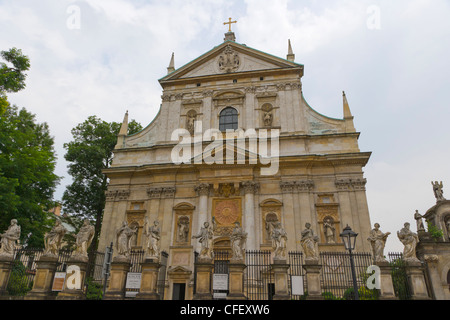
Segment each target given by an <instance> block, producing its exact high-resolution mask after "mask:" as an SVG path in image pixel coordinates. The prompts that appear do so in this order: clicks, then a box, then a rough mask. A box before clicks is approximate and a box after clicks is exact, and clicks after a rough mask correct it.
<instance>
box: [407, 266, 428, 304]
mask: <svg viewBox="0 0 450 320" xmlns="http://www.w3.org/2000/svg"><path fill="white" fill-rule="evenodd" d="M405 263H406V275H407V276H408V280H409V284H410V287H411V299H412V300H429V299H430V297H429V296H428V290H427V284H426V282H425V276H424V274H423V267H422V263H421V262H420V260H417V261H414V260H407V261H405Z"/></svg>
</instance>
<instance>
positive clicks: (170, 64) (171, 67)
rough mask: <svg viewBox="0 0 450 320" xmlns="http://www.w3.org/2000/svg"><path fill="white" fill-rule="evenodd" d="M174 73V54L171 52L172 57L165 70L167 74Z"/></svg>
mask: <svg viewBox="0 0 450 320" xmlns="http://www.w3.org/2000/svg"><path fill="white" fill-rule="evenodd" d="M174 71H175V54H174V53H173V52H172V57H171V58H170V63H169V67H168V68H167V74H169V73H172V72H174Z"/></svg>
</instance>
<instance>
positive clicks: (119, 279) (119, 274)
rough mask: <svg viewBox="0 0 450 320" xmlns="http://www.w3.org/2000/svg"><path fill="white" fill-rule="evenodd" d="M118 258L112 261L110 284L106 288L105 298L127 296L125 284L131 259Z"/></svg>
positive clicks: (118, 298) (113, 298)
mask: <svg viewBox="0 0 450 320" xmlns="http://www.w3.org/2000/svg"><path fill="white" fill-rule="evenodd" d="M116 258H117V257H116ZM116 258H115V260H113V261H112V263H111V271H110V278H109V286H108V289H107V290H106V293H105V296H104V300H121V299H123V298H124V297H125V284H126V281H127V274H128V272H129V270H130V267H131V262H130V260H129V259H116Z"/></svg>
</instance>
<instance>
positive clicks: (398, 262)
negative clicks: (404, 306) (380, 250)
mask: <svg viewBox="0 0 450 320" xmlns="http://www.w3.org/2000/svg"><path fill="white" fill-rule="evenodd" d="M388 261H389V264H390V266H391V268H392V271H391V272H392V284H393V286H394V291H395V295H396V297H397V298H398V299H399V300H410V299H411V287H410V283H409V280H408V276H407V273H406V264H405V260H403V254H402V253H394V252H389V253H388Z"/></svg>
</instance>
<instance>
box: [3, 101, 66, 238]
mask: <svg viewBox="0 0 450 320" xmlns="http://www.w3.org/2000/svg"><path fill="white" fill-rule="evenodd" d="M53 144H54V141H53V137H52V136H51V135H50V131H49V128H48V125H47V123H36V120H35V115H34V114H31V113H30V112H28V111H27V110H26V109H25V108H22V109H20V110H19V109H18V107H17V106H8V107H7V108H6V110H5V112H4V113H3V114H1V115H0V212H1V213H2V214H1V216H0V230H4V229H6V228H7V227H8V226H9V223H10V220H11V219H13V218H15V219H17V220H18V221H19V224H20V225H21V227H22V235H21V236H22V238H24V237H25V236H26V235H27V234H29V233H31V237H30V238H29V242H28V244H29V245H30V246H42V245H43V235H44V232H45V231H46V230H45V225H46V220H47V216H48V213H47V211H48V210H49V209H50V208H51V207H52V206H53V205H54V202H53V193H54V191H55V188H56V185H57V184H58V182H59V177H58V176H56V175H55V174H54V170H55V166H56V154H55V151H54V148H53Z"/></svg>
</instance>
